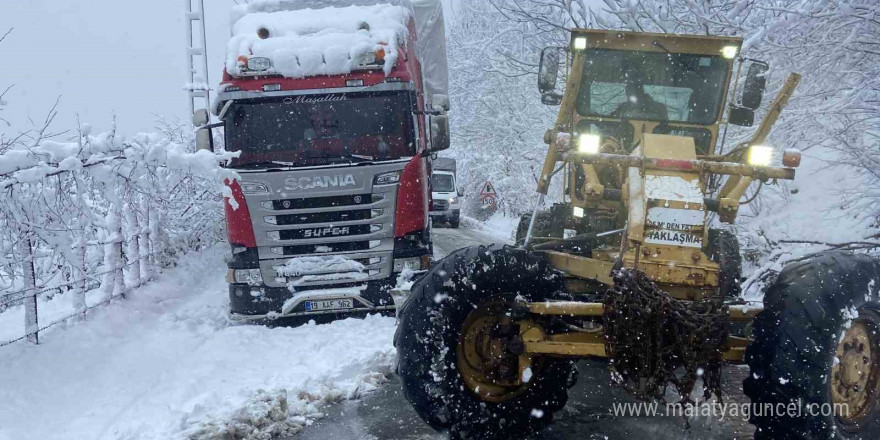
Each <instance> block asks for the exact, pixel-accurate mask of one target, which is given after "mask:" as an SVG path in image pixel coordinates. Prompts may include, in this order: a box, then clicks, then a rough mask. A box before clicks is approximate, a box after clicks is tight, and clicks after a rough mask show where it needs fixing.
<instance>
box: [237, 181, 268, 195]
mask: <svg viewBox="0 0 880 440" xmlns="http://www.w3.org/2000/svg"><path fill="white" fill-rule="evenodd" d="M240 185H241V192H242V193H243V194H268V193H269V188H268V187H267V186H266V185H263V184H262V183H255V182H241V184H240Z"/></svg>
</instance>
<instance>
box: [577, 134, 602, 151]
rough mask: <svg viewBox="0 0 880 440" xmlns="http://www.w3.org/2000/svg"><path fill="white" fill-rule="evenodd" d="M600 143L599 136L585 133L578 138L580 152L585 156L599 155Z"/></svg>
mask: <svg viewBox="0 0 880 440" xmlns="http://www.w3.org/2000/svg"><path fill="white" fill-rule="evenodd" d="M599 141H600V138H599V135H597V134H589V133H584V134H582V135H580V137H578V151H579V152H581V153H584V154H597V153H598V152H599Z"/></svg>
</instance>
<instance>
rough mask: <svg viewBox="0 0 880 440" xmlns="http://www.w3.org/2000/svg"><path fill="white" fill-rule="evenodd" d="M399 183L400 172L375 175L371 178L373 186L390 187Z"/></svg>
mask: <svg viewBox="0 0 880 440" xmlns="http://www.w3.org/2000/svg"><path fill="white" fill-rule="evenodd" d="M397 182H400V171H392V172H390V173H382V174H377V175H376V177H374V178H373V185H391V184H392V183H397Z"/></svg>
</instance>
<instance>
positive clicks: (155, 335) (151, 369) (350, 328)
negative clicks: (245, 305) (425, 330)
mask: <svg viewBox="0 0 880 440" xmlns="http://www.w3.org/2000/svg"><path fill="white" fill-rule="evenodd" d="M225 253H226V251H225V250H223V249H222V246H219V247H217V248H214V249H212V250H210V251H208V252H204V253H201V254H195V255H193V256H192V257H190V258H187V259H185V260H183V261H182V265H181V266H180V267H179V268H177V269H175V270H173V271H171V272H169V273H168V274H166V275H163V276H162V277H160V278H159V279H158V280H157V281H156V282H154V283H153V284H151V285H149V286H147V287H144V288H141V289H138V290H136V291H134V292H132V293H130V294H129V296H128V299H126V300H123V301H119V302H117V303H114V304H111V305H110V306H108V307H106V308H102V309H98V310H96V311H95V313H94V314H92V315H89V319H88V321H85V322H80V323H74V324H70V325H69V326H68V328H66V329H64V330H63V331H60V330H55V329H53V330H50V331H49V333H48V335H47V337H46V338H45V342H44V343H43V344H42V345H41V346H39V347H34V346H31V345H27V344H23V343H22V344H15V345H12V346H9V347H5V348H4V349H3V351H2V353H0V371H2V372H3V373H2V374H0V402H3V404H2V407H3V410H2V411H0V439H2V440H13V439H14V440H30V439H33V440H53V439H59V440H62V439H63V440H67V439H127V440H135V439H156V440H159V439H161V440H167V439H180V438H193V439H207V438H254V439H257V438H273V437H272V436H273V435H280V436H284V435H289V434H293V433H295V432H297V431H298V430H300V429H302V427H303V426H305V425H308V424H309V423H310V420H313V419H315V418H317V417H321V415H322V414H321V411H322V409H321V408H322V406H323V405H325V404H326V403H328V402H334V401H338V400H340V399H347V398H354V397H358V396H359V395H361V394H362V393H364V392H366V391H370V390H372V389H375V388H376V387H377V385H379V384H380V383H381V382H382V381H383V380H384V378H385V375H386V374H389V373H390V368H391V366H392V364H393V360H394V347H393V346H392V336H393V333H394V327H395V322H394V319H393V318H385V317H378V316H376V317H368V318H367V319H364V320H359V319H346V320H342V321H336V322H333V323H331V324H326V325H314V324H310V325H305V326H302V327H298V328H268V327H263V326H255V325H241V326H237V325H232V324H231V323H230V322H229V320H228V319H227V317H226V315H227V308H228V304H227V301H228V300H227V294H226V292H227V285H226V284H225V282H224V280H223V277H224V274H225V271H226V265H225V264H224V262H223V256H224V254H225Z"/></svg>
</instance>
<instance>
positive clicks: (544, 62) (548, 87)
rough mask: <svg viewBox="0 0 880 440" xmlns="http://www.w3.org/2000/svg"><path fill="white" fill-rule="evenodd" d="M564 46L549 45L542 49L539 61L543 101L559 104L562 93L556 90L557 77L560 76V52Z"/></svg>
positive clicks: (543, 102) (540, 88) (539, 87)
mask: <svg viewBox="0 0 880 440" xmlns="http://www.w3.org/2000/svg"><path fill="white" fill-rule="evenodd" d="M561 50H562V48H559V47H555V46H549V47H545V48H544V49H542V50H541V59H540V60H539V63H538V91H540V92H541V103H542V104H545V105H559V104H561V103H562V95H561V94H560V93H559V92H557V91H556V79H557V77H558V76H559V52H560V51H561Z"/></svg>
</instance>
